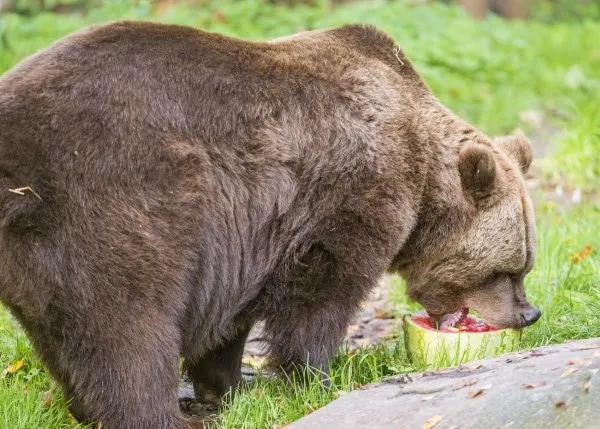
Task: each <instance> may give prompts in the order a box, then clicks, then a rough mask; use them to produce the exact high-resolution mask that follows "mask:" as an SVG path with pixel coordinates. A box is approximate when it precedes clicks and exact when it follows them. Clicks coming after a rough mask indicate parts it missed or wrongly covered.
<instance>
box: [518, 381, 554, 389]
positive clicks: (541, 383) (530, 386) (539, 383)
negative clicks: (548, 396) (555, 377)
mask: <svg viewBox="0 0 600 429" xmlns="http://www.w3.org/2000/svg"><path fill="white" fill-rule="evenodd" d="M546 384H548V383H547V382H546V381H544V380H540V381H534V382H533V383H525V384H524V385H523V387H524V388H525V389H535V388H536V387H542V386H545V385H546Z"/></svg>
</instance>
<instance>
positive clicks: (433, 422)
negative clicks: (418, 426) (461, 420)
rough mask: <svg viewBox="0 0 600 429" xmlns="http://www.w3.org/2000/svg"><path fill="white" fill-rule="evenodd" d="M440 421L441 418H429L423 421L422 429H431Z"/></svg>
mask: <svg viewBox="0 0 600 429" xmlns="http://www.w3.org/2000/svg"><path fill="white" fill-rule="evenodd" d="M441 421H442V416H433V417H430V418H428V419H427V420H425V423H423V429H431V428H432V427H434V426H435V425H437V424H438V423H439V422H441Z"/></svg>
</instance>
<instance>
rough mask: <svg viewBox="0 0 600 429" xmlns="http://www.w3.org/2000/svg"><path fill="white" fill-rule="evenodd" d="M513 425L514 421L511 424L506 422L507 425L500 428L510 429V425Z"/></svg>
mask: <svg viewBox="0 0 600 429" xmlns="http://www.w3.org/2000/svg"><path fill="white" fill-rule="evenodd" d="M514 424H515V422H514V421H512V422H508V423H506V424H505V425H504V426H502V429H505V428H509V427H511V426H512V425H514Z"/></svg>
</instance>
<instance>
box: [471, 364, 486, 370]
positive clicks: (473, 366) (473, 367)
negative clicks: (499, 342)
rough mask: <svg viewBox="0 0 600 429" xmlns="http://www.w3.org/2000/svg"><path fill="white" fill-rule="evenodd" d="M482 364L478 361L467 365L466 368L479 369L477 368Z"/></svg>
mask: <svg viewBox="0 0 600 429" xmlns="http://www.w3.org/2000/svg"><path fill="white" fill-rule="evenodd" d="M482 366H483V364H482V363H478V364H475V365H470V366H469V365H467V369H470V370H474V369H479V368H481V367H482Z"/></svg>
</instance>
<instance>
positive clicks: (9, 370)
mask: <svg viewBox="0 0 600 429" xmlns="http://www.w3.org/2000/svg"><path fill="white" fill-rule="evenodd" d="M24 363H25V362H24V361H23V359H21V360H18V361H16V362H15V363H11V364H9V365H8V366H7V367H6V368H4V371H2V377H5V376H6V375H7V374H14V373H15V372H17V371H19V370H20V369H21V368H23V364H24Z"/></svg>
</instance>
